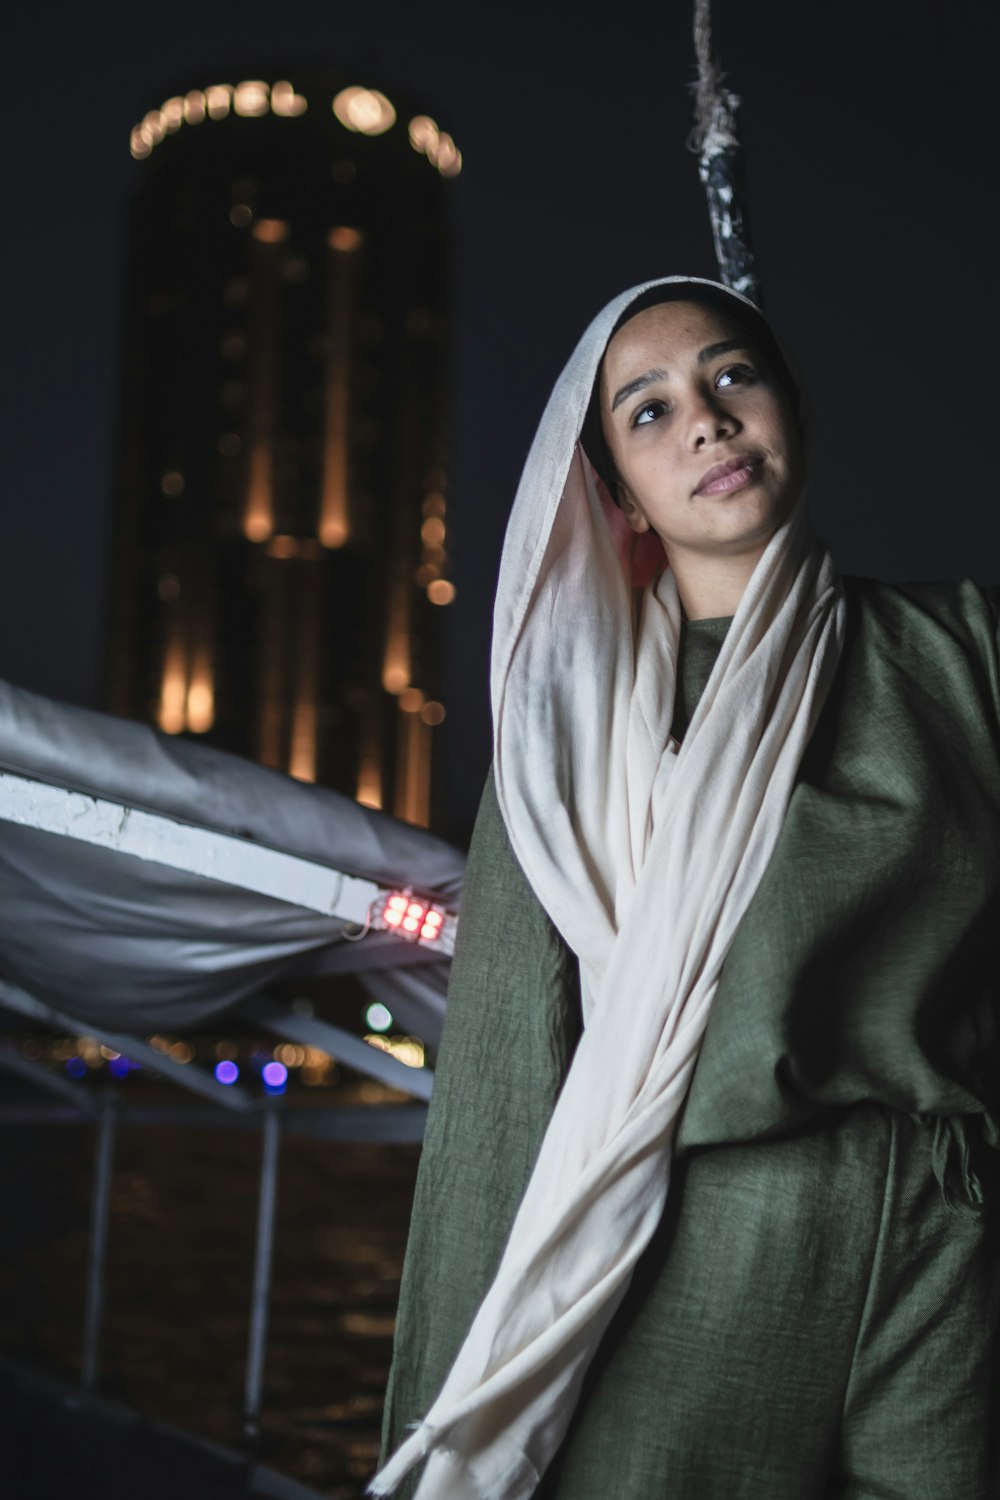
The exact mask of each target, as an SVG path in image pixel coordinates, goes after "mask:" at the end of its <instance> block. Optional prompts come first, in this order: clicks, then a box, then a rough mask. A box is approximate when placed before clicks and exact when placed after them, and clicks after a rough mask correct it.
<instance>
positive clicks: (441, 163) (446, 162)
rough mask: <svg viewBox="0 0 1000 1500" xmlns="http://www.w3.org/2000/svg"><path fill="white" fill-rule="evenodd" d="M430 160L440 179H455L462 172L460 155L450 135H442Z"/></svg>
mask: <svg viewBox="0 0 1000 1500" xmlns="http://www.w3.org/2000/svg"><path fill="white" fill-rule="evenodd" d="M428 158H429V159H432V160H433V162H434V165H435V166H436V167H437V169H438V171H439V172H440V173H441V176H442V177H457V176H458V174H459V172H461V170H462V153H461V151H459V149H458V147H457V146H456V145H455V142H454V141H453V140H452V138H451V136H450V135H442V136H441V137H440V139H439V140H438V145H437V151H436V152H435V153H434V156H433V158H430V153H428Z"/></svg>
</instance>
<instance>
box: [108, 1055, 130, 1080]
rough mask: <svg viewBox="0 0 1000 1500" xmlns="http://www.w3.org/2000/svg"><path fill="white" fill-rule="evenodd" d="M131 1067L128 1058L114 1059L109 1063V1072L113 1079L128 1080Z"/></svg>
mask: <svg viewBox="0 0 1000 1500" xmlns="http://www.w3.org/2000/svg"><path fill="white" fill-rule="evenodd" d="M131 1066H132V1064H131V1063H130V1062H129V1060H128V1058H127V1057H113V1058H112V1059H111V1061H110V1062H109V1063H108V1072H109V1073H110V1074H111V1076H112V1078H127V1077H128V1073H129V1069H130V1068H131Z"/></svg>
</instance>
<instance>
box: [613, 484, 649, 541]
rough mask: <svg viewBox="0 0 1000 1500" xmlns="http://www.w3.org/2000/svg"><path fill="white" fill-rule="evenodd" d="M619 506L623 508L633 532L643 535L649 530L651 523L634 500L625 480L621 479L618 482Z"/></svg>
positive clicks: (622, 510) (623, 513)
mask: <svg viewBox="0 0 1000 1500" xmlns="http://www.w3.org/2000/svg"><path fill="white" fill-rule="evenodd" d="M618 504H619V506H620V507H621V512H622V515H623V516H624V517H625V519H626V521H627V522H628V524H629V525H630V526H631V528H632V530H633V531H636V532H639V533H640V534H641V533H642V532H644V531H648V530H649V521H648V520H647V519H646V514H645V512H644V511H643V510H642V509H641V508H640V506H639V504H638V503H637V501H636V500H635V499H634V498H633V496H632V492H631V490H630V489H629V487H628V485H627V484H626V483H625V481H624V479H619V481H618Z"/></svg>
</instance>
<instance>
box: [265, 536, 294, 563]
mask: <svg viewBox="0 0 1000 1500" xmlns="http://www.w3.org/2000/svg"><path fill="white" fill-rule="evenodd" d="M265 550H266V552H267V555H268V557H278V558H282V559H284V558H288V557H298V555H299V540H298V537H294V536H273V537H272V538H271V540H270V541H269V542H268V544H267V547H266V549H265Z"/></svg>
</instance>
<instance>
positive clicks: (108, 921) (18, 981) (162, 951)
mask: <svg viewBox="0 0 1000 1500" xmlns="http://www.w3.org/2000/svg"><path fill="white" fill-rule="evenodd" d="M464 865H465V860H464V856H463V855H462V854H461V853H460V852H459V851H458V850H457V849H455V848H453V847H452V846H451V845H449V844H447V843H445V842H444V841H443V840H441V839H439V838H437V837H435V836H434V835H432V834H430V833H427V832H426V831H425V830H423V829H419V828H413V827H410V826H409V825H408V824H405V823H402V822H399V821H398V820H397V819H395V818H392V817H389V816H387V815H386V814H384V813H379V812H374V811H372V810H370V809H368V808H365V807H362V806H360V805H359V804H358V803H356V802H353V801H352V800H351V799H350V798H347V797H343V796H341V795H339V794H338V793H336V792H332V791H329V790H327V789H325V788H323V787H317V786H312V785H308V784H306V783H303V782H299V781H295V780H293V779H292V778H291V777H289V776H285V775H283V774H281V773H279V772H275V771H269V770H266V769H264V768H263V767H261V766H257V765H254V764H252V763H251V762H249V761H245V760H242V759H240V758H239V757H237V756H233V755H228V754H225V753H224V752H221V751H218V750H213V749H211V748H210V747H209V746H206V745H203V744H200V743H197V742H195V741H192V740H187V739H176V738H173V737H170V736H167V735H163V734H160V733H159V732H157V731H156V730H154V729H152V728H150V727H148V726H146V725H144V724H138V723H133V722H131V721H128V720H124V719H118V718H114V717H111V716H110V715H106V714H100V713H95V712H93V711H91V710H87V709H82V708H76V707H73V706H69V705H66V704H61V703H56V702H53V701H52V700H50V699H47V698H43V697H40V696H38V695H37V694H34V693H29V692H26V691H24V690H23V689H19V688H16V687H13V686H11V685H10V684H8V683H3V682H0V978H3V979H5V980H7V981H9V982H10V983H12V984H13V985H16V986H20V987H23V989H24V990H26V991H30V993H31V994H32V995H33V996H35V997H36V998H37V999H39V1000H41V1001H43V1002H44V1003H45V1004H46V1005H48V1006H50V1007H52V1008H53V1009H54V1010H57V1011H61V1012H66V1013H69V1014H71V1015H72V1016H74V1017H80V1018H82V1019H84V1020H86V1021H88V1022H90V1023H92V1024H93V1025H95V1026H104V1027H106V1028H112V1029H115V1030H118V1031H126V1032H134V1031H140V1030H148V1029H160V1028H164V1029H165V1028H177V1027H182V1026H192V1025H199V1024H202V1023H204V1022H205V1021H207V1020H209V1019H210V1018H211V1017H213V1016H215V1015H217V1014H220V1013H222V1012H225V1011H229V1010H231V1009H233V1008H234V1007H236V1006H237V1005H239V1004H240V1002H243V1001H246V1000H247V999H248V998H249V997H253V996H256V995H257V994H258V992H259V991H260V990H261V989H262V988H263V987H264V986H266V985H267V984H268V983H269V982H270V981H273V980H276V979H279V978H282V979H284V978H290V977H294V976H306V975H315V974H332V973H338V972H341V973H347V972H357V973H359V974H360V975H361V977H362V979H363V981H364V983H365V984H366V987H367V988H369V989H370V991H371V992H372V993H373V994H375V995H376V996H377V997H378V998H380V999H383V1000H384V1001H385V1003H386V1004H387V1005H388V1006H389V1008H390V1009H391V1010H392V1011H393V1013H394V1014H395V1015H396V1016H397V1018H398V1019H399V1020H400V1022H401V1023H402V1024H403V1025H404V1026H406V1027H408V1028H409V1029H412V1030H416V1031H419V1033H420V1034H421V1035H422V1036H423V1037H424V1038H426V1039H427V1040H429V1041H431V1042H434V1041H436V1039H437V1035H438V1033H439V1031H440V1023H441V1017H442V1015H443V1011H444V997H445V989H446V985H447V976H448V970H449V967H450V964H449V959H448V957H447V953H446V951H445V950H446V949H447V947H448V944H447V943H445V942H442V943H440V944H439V945H438V947H437V948H435V947H434V945H433V944H428V945H422V944H419V943H417V942H407V941H404V940H403V939H402V938H401V937H399V936H398V935H397V934H396V933H395V932H391V931H365V923H366V915H367V912H368V911H369V909H370V905H371V902H372V899H373V898H375V897H378V895H379V892H380V891H381V892H384V891H386V890H388V889H408V888H412V889H413V890H414V891H415V892H417V893H418V894H419V895H421V896H423V897H425V898H429V899H430V900H432V901H433V902H434V904H435V905H436V906H438V907H439V908H441V909H444V910H447V911H451V912H453V911H455V910H456V909H457V905H458V898H459V893H460V890H461V886H462V878H463V873H464ZM359 932H363V933H364V935H363V936H358V933H359Z"/></svg>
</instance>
